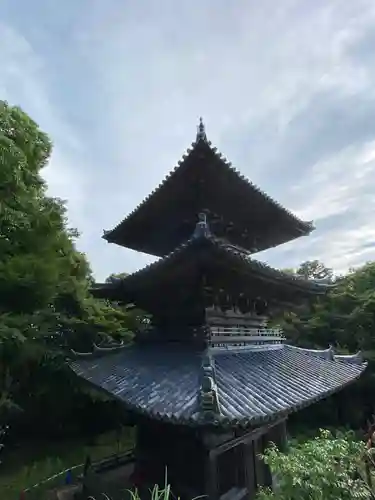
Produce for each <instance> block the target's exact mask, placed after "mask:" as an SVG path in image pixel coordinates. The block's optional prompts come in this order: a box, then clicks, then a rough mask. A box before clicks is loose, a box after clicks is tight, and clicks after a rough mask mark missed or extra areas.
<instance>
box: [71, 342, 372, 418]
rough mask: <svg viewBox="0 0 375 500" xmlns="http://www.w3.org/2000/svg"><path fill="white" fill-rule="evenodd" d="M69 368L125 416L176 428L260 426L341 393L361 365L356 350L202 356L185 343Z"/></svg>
mask: <svg viewBox="0 0 375 500" xmlns="http://www.w3.org/2000/svg"><path fill="white" fill-rule="evenodd" d="M71 368H72V369H73V371H74V372H75V373H76V374H77V375H79V376H80V377H82V378H83V379H85V380H86V381H88V382H90V383H91V384H93V385H94V386H96V387H98V388H100V389H102V390H104V391H105V392H106V393H108V394H111V395H112V396H114V397H115V398H117V399H118V400H120V401H121V402H122V403H123V404H124V405H125V407H126V408H127V409H128V410H130V411H135V412H136V413H139V414H143V415H145V416H148V417H150V418H152V419H158V420H162V421H166V422H171V423H175V424H185V425H192V426H204V425H215V426H219V427H235V426H248V425H259V424H262V423H264V422H267V421H271V420H273V419H275V418H278V417H281V416H287V415H288V414H290V413H292V412H295V411H298V410H300V409H302V408H304V407H306V406H308V405H310V404H312V403H314V402H316V401H319V400H321V399H323V398H326V397H327V396H329V395H331V394H333V393H335V392H337V391H339V390H340V389H342V388H343V387H345V386H346V385H348V384H349V383H351V382H353V381H354V380H356V379H357V378H358V377H359V376H360V375H361V374H362V372H363V371H364V369H365V368H366V363H365V362H363V359H362V356H361V355H360V353H358V354H356V355H350V356H340V355H335V354H334V352H333V350H332V349H331V348H330V349H327V350H310V349H302V348H298V347H293V346H290V345H281V346H279V348H275V349H265V350H254V349H252V348H247V349H242V350H240V349H239V350H236V349H234V350H225V349H222V348H213V347H209V348H207V350H206V351H204V352H203V353H202V352H199V351H195V350H193V349H191V350H189V349H187V346H186V345H185V346H182V345H170V346H168V345H160V346H155V345H153V346H147V345H142V346H137V345H133V346H130V347H125V348H123V349H122V350H121V351H119V352H117V353H114V354H111V355H107V356H105V357H101V358H91V357H90V356H87V357H85V356H84V355H82V358H80V357H77V359H76V360H75V361H73V362H72V363H71Z"/></svg>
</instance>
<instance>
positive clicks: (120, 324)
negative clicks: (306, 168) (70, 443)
mask: <svg viewBox="0 0 375 500" xmlns="http://www.w3.org/2000/svg"><path fill="white" fill-rule="evenodd" d="M51 150H52V145H51V141H50V139H49V138H48V136H47V135H46V134H45V133H43V132H42V131H41V130H40V129H39V127H38V125H37V124H36V123H35V122H34V121H33V120H32V119H31V118H30V117H29V116H28V115H27V114H25V113H24V112H23V111H22V110H21V109H20V108H18V107H12V106H9V105H8V104H7V103H6V102H0V426H1V424H2V421H1V419H2V415H3V417H4V418H3V419H5V420H9V411H10V410H11V411H12V412H13V411H15V410H16V409H22V410H23V415H24V420H25V421H28V422H33V425H35V423H36V422H38V419H39V425H40V426H41V428H44V425H47V426H48V425H50V424H51V425H52V426H53V425H55V426H56V427H58V426H59V425H63V423H62V422H61V421H62V420H63V419H64V417H66V415H67V412H69V411H73V406H72V405H73V404H74V403H76V402H77V400H78V399H79V397H78V396H77V397H75V396H74V395H75V394H76V393H77V392H79V391H80V389H79V388H77V382H76V381H74V382H73V381H72V380H71V376H70V373H69V372H68V370H67V369H66V366H65V363H64V356H65V354H64V353H69V352H70V348H75V349H76V350H86V351H87V350H89V349H91V348H92V344H93V343H94V342H95V343H97V344H103V343H108V342H112V341H113V337H116V338H119V337H121V338H128V339H130V338H131V334H130V330H131V328H132V327H133V325H134V320H133V319H132V315H131V314H130V313H129V312H128V311H124V310H121V309H120V308H118V307H116V306H115V305H111V304H109V303H107V302H105V301H101V300H97V299H95V298H94V297H92V295H91V294H90V291H89V289H90V285H91V283H92V281H93V280H92V274H91V270H90V266H89V264H88V261H87V259H86V257H85V255H84V254H82V253H80V252H79V251H77V249H76V248H75V239H76V237H77V236H78V233H77V231H76V230H75V229H72V228H70V227H69V224H68V219H67V209H66V205H65V203H64V202H63V201H62V200H60V199H58V198H53V197H51V196H49V195H48V192H47V185H46V182H45V180H44V179H43V177H42V171H43V168H44V167H45V166H46V165H47V163H48V160H49V157H50V154H51ZM56 393H58V394H59V398H58V400H56ZM80 397H82V399H83V400H84V399H85V397H84V396H82V394H80ZM86 399H87V398H86ZM46 408H48V410H49V412H50V414H49V415H48V418H47V415H46V414H45V412H46ZM2 409H3V411H2ZM52 415H53V416H54V417H56V422H55V423H53V422H52V423H51V416H52ZM51 425H50V426H51Z"/></svg>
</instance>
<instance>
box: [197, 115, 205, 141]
mask: <svg viewBox="0 0 375 500" xmlns="http://www.w3.org/2000/svg"><path fill="white" fill-rule="evenodd" d="M198 141H207V136H206V129H205V126H204V123H203V118H202V117H200V118H199V125H198V131H197V142H198Z"/></svg>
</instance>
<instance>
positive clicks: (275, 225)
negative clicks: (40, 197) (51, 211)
mask: <svg viewBox="0 0 375 500" xmlns="http://www.w3.org/2000/svg"><path fill="white" fill-rule="evenodd" d="M313 229H314V227H313V225H312V223H311V222H305V221H302V220H300V219H299V218H297V217H296V216H295V215H293V214H292V213H291V212H289V211H288V210H286V209H285V208H283V207H282V206H281V205H280V204H278V203H277V202H276V201H274V200H273V199H271V198H270V197H269V196H267V195H266V194H265V193H263V192H262V191H261V190H260V189H259V188H258V187H256V186H255V185H254V184H252V183H251V182H250V181H248V180H247V179H246V178H245V177H243V176H242V175H240V174H239V173H238V172H237V171H236V170H235V169H234V168H233V167H232V166H231V164H230V163H229V162H228V161H227V160H226V159H225V158H223V156H222V155H221V154H220V153H219V152H218V151H217V149H216V148H215V147H213V146H212V144H211V142H210V141H209V140H208V139H207V136H206V132H205V127H204V125H203V123H202V121H201V122H200V124H199V126H198V132H197V136H196V140H195V142H193V143H192V145H191V148H190V149H188V151H187V154H186V155H184V156H183V158H182V160H181V161H180V162H179V164H178V166H177V167H176V168H175V169H174V171H173V172H172V173H171V174H170V175H169V176H168V177H167V178H166V179H165V180H164V181H163V182H162V183H161V184H160V185H159V187H158V188H157V189H155V191H153V192H152V193H151V195H150V196H148V197H147V198H146V199H145V200H144V201H143V202H142V203H141V204H140V205H139V206H138V207H137V208H136V209H135V210H134V211H133V212H132V213H131V214H130V215H128V216H127V217H126V218H125V219H124V220H123V221H122V222H120V223H119V224H118V225H117V226H116V227H115V228H114V229H112V230H110V231H106V232H104V236H103V237H104V239H106V240H107V241H108V242H110V243H116V244H118V245H122V246H124V247H127V248H131V249H133V250H137V251H140V252H144V253H148V254H151V255H154V256H157V257H160V259H158V260H157V261H156V262H155V263H153V264H151V265H148V266H146V267H145V268H144V269H141V270H140V271H137V272H135V273H133V274H131V275H129V276H127V277H126V278H123V279H117V280H113V281H112V282H111V283H106V284H98V285H96V286H95V288H94V290H93V291H94V293H95V294H96V296H98V297H102V298H106V299H110V300H114V301H118V302H120V303H127V304H130V303H132V304H135V305H136V306H137V307H139V308H141V309H143V310H144V311H146V312H147V313H149V314H150V316H151V318H152V320H151V323H150V325H149V327H148V328H147V329H146V331H144V332H143V333H142V334H141V333H140V334H139V335H137V336H136V337H135V342H134V343H133V344H132V345H131V346H125V347H123V348H121V349H119V350H116V349H115V352H108V353H107V352H106V351H105V350H104V349H103V348H102V349H101V348H99V347H97V346H94V350H93V352H92V353H75V354H76V358H75V360H74V361H73V362H72V364H71V367H72V369H73V370H74V371H75V372H76V373H77V374H78V375H79V376H80V377H83V378H84V379H86V380H87V381H88V382H90V383H91V384H93V385H94V386H96V387H97V388H100V389H102V390H104V391H105V392H106V393H107V394H111V395H113V397H115V398H117V399H118V400H120V401H121V402H122V403H123V405H124V408H126V409H127V411H129V412H130V413H131V414H133V415H134V416H135V417H136V424H137V442H136V446H135V470H134V477H135V478H138V479H139V481H140V482H141V483H142V485H143V486H144V488H145V491H146V490H147V488H148V487H152V486H153V485H154V484H159V485H163V484H164V477H165V471H166V470H167V475H168V481H169V483H170V484H171V489H172V492H173V494H174V495H176V496H181V498H185V499H192V498H194V497H196V496H198V495H206V496H207V497H208V498H209V499H211V500H216V499H219V498H220V499H224V500H226V499H232V498H235V499H241V498H247V499H252V498H254V497H255V494H256V490H257V488H258V487H259V486H262V485H270V484H271V482H272V477H271V472H270V471H269V469H268V468H267V466H266V465H265V464H264V462H263V461H262V460H261V458H260V456H259V455H260V454H261V453H262V452H263V451H264V450H265V448H266V447H267V446H268V444H269V443H270V442H274V443H275V444H276V445H277V446H278V447H279V448H280V449H282V450H284V449H285V447H286V443H287V438H286V421H287V418H288V415H290V414H291V413H292V412H296V411H298V410H300V409H302V408H304V407H306V406H308V405H310V404H313V403H314V402H316V401H318V400H321V399H323V398H326V397H327V396H329V395H331V394H333V393H334V392H337V391H339V390H340V389H342V388H343V387H344V386H346V385H347V384H349V383H351V382H353V381H354V380H356V379H357V378H358V377H359V376H360V375H361V373H362V372H363V370H364V369H365V366H366V363H365V362H364V361H363V360H362V357H361V354H360V353H358V354H355V355H346V356H344V355H336V354H335V353H334V351H333V349H332V348H328V349H326V350H310V349H302V348H298V347H293V346H291V345H288V344H286V342H285V339H284V337H283V334H282V332H281V331H279V330H278V329H274V328H270V327H269V326H268V323H267V320H268V318H270V317H271V316H273V315H275V314H277V313H279V312H280V311H283V310H288V309H290V308H293V307H295V306H296V305H297V306H298V304H301V303H303V302H304V301H306V300H309V299H311V298H312V297H314V296H318V295H321V294H324V293H326V291H327V289H328V288H329V285H327V284H325V283H322V282H318V281H313V280H306V279H302V278H299V277H296V276H294V275H291V274H287V273H284V272H282V271H279V270H276V269H273V268H271V267H270V266H268V265H266V264H263V263H261V262H259V261H258V260H256V259H254V258H253V256H252V255H253V254H254V253H256V252H259V251H261V250H265V249H268V248H271V247H275V246H277V245H279V244H282V243H285V242H287V241H290V240H293V239H295V238H298V237H300V236H305V235H308V234H309V233H310V232H311V231H312V230H313ZM103 354H104V355H103Z"/></svg>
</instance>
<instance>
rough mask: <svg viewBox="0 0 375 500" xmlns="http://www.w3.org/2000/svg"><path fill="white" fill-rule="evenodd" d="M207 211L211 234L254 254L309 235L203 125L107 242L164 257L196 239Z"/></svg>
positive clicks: (309, 228)
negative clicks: (217, 145) (225, 152)
mask: <svg viewBox="0 0 375 500" xmlns="http://www.w3.org/2000/svg"><path fill="white" fill-rule="evenodd" d="M202 211H205V212H206V213H207V215H208V216H209V219H210V224H211V229H212V231H213V232H214V233H215V235H216V236H218V237H225V238H226V239H228V240H229V241H230V242H232V243H233V244H235V245H238V246H241V247H243V248H245V249H247V250H249V251H251V252H253V253H254V252H257V251H261V250H265V249H267V248H271V247H275V246H277V245H280V244H281V243H285V242H287V241H290V240H293V239H295V238H298V237H299V236H303V235H307V234H309V233H310V232H311V231H312V230H313V229H314V227H313V225H312V223H311V222H305V221H302V220H300V219H299V218H297V217H296V216H295V215H293V214H292V213H291V212H290V211H289V210H287V209H286V208H284V207H282V206H281V205H280V204H279V203H277V202H276V201H275V200H273V199H272V198H270V197H269V196H268V195H266V194H265V193H264V192H263V191H261V190H260V189H259V188H258V187H257V186H255V185H254V184H253V183H252V182H250V181H249V180H248V179H247V178H245V177H244V176H243V175H241V174H240V173H239V172H238V171H237V170H236V169H235V168H234V167H232V165H231V164H230V163H229V162H228V161H227V160H226V159H225V158H224V157H223V156H222V154H221V153H219V152H218V151H217V149H216V148H215V147H213V146H212V144H211V142H210V141H208V140H207V136H206V133H205V129H204V126H203V123H202V122H201V123H200V125H199V127H198V133H197V137H196V140H195V142H193V143H192V144H191V147H190V148H189V149H188V150H187V154H186V155H184V156H183V157H182V160H181V161H179V162H178V166H177V167H176V168H175V169H174V170H173V171H172V172H171V173H170V174H169V175H168V176H167V177H166V178H165V179H164V181H162V182H161V184H160V185H159V186H158V187H157V188H156V189H155V190H154V191H153V192H152V193H151V194H150V195H149V196H148V197H147V198H146V199H145V200H144V201H143V202H142V203H141V204H140V205H138V207H137V208H136V209H135V210H134V211H133V212H131V213H130V214H129V215H128V216H127V217H126V218H125V219H124V220H123V221H122V222H120V223H119V224H118V225H117V226H116V227H115V228H114V229H112V230H110V231H105V232H104V235H103V238H104V239H105V240H107V241H108V242H110V243H116V244H118V245H121V246H124V247H128V248H131V249H133V250H137V251H141V252H144V253H148V254H151V255H155V256H164V255H166V254H168V253H170V252H171V251H172V250H173V249H174V248H175V247H177V246H179V245H180V244H181V243H182V242H183V241H185V240H186V239H187V238H188V237H189V236H190V234H191V233H192V231H193V229H194V226H195V218H196V214H197V213H199V212H202Z"/></svg>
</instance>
